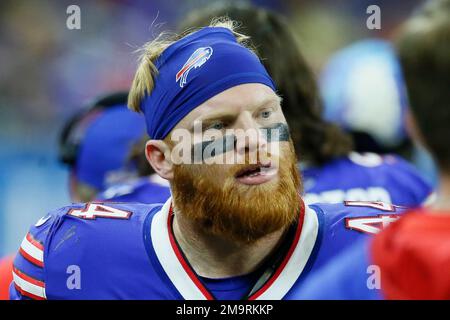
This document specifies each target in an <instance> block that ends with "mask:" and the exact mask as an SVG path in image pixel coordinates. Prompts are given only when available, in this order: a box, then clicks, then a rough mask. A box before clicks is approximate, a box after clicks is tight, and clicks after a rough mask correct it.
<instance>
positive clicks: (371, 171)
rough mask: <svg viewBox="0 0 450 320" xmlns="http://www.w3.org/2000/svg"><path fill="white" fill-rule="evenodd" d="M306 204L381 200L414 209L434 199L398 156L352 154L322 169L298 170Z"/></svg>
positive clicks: (425, 185) (426, 186)
mask: <svg viewBox="0 0 450 320" xmlns="http://www.w3.org/2000/svg"><path fill="white" fill-rule="evenodd" d="M301 172H302V175H303V181H304V188H305V196H304V199H305V202H307V203H323V202H327V203H338V202H342V201H346V200H355V201H382V202H386V203H394V204H397V205H402V206H409V207H417V206H421V205H423V204H425V203H427V202H430V201H432V199H433V195H434V194H433V190H432V187H431V185H429V184H428V183H427V182H426V181H425V180H424V179H423V178H422V177H421V176H420V174H419V173H418V172H417V170H415V169H414V167H413V166H412V165H411V164H409V163H408V162H406V161H405V160H403V159H401V158H400V157H398V156H394V155H387V156H379V155H377V154H374V153H366V154H359V153H355V152H352V153H351V154H350V155H349V156H348V157H343V158H339V159H336V160H334V161H331V162H329V163H327V164H325V165H324V166H322V167H313V168H302V169H301Z"/></svg>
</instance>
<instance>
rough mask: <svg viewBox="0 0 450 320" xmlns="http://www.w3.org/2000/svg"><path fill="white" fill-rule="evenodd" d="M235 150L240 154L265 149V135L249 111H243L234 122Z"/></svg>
mask: <svg viewBox="0 0 450 320" xmlns="http://www.w3.org/2000/svg"><path fill="white" fill-rule="evenodd" d="M236 125H237V126H236V127H237V130H236V132H237V134H236V138H237V139H236V152H237V153H238V154H240V155H243V154H245V153H255V152H258V151H261V150H266V149H267V140H266V136H265V135H264V134H262V131H261V128H260V126H259V124H258V123H257V122H256V121H255V119H254V118H253V117H252V115H251V113H249V112H244V113H243V114H241V116H240V117H239V118H238V121H237V122H236Z"/></svg>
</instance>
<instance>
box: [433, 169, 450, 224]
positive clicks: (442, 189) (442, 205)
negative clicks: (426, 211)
mask: <svg viewBox="0 0 450 320" xmlns="http://www.w3.org/2000/svg"><path fill="white" fill-rule="evenodd" d="M432 207H433V209H436V210H437V211H438V212H440V213H448V214H449V215H450V175H448V174H447V175H441V179H440V185H439V194H438V197H437V199H436V202H435V203H434V204H433V206H432Z"/></svg>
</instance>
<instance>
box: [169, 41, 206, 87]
mask: <svg viewBox="0 0 450 320" xmlns="http://www.w3.org/2000/svg"><path fill="white" fill-rule="evenodd" d="M212 53H213V49H212V48H211V47H202V48H198V49H197V50H195V52H194V53H193V54H192V55H191V56H190V57H189V59H188V60H187V61H186V63H185V64H184V65H183V68H181V70H180V71H178V73H177V76H176V81H177V82H178V81H180V79H181V81H180V87H181V88H183V87H184V85H185V84H186V82H187V76H188V74H189V71H191V70H192V69H196V68H200V67H201V66H202V65H204V64H205V62H206V61H208V59H209V58H211V56H212Z"/></svg>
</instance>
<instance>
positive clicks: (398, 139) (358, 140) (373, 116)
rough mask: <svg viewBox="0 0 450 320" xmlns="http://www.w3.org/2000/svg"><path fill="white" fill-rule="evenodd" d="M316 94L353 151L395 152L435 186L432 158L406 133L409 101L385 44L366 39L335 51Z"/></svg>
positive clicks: (395, 61)
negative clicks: (348, 139) (348, 140)
mask: <svg viewBox="0 0 450 320" xmlns="http://www.w3.org/2000/svg"><path fill="white" fill-rule="evenodd" d="M320 90H321V94H322V97H323V101H324V117H325V119H327V120H328V121H332V122H333V123H337V124H338V125H339V126H340V127H341V128H343V129H344V130H345V131H346V132H348V133H349V134H350V135H351V136H352V138H353V141H354V144H355V146H354V148H355V151H357V152H375V153H379V154H388V153H394V154H398V155H400V156H402V157H403V158H405V159H407V160H409V161H410V162H412V163H413V164H414V165H415V166H416V167H417V168H418V169H419V171H420V172H421V173H422V176H423V177H424V178H426V179H428V182H430V183H432V184H433V185H435V184H436V180H437V179H436V175H437V172H436V169H435V166H434V163H433V160H432V158H431V157H430V155H429V153H428V152H426V151H425V150H424V148H423V147H421V146H420V144H418V143H415V142H414V141H413V140H412V139H411V138H410V136H409V135H408V133H407V130H406V115H407V112H408V104H409V102H408V97H407V93H406V88H405V83H404V79H403V75H402V71H401V68H400V65H399V61H398V58H397V55H396V53H395V49H394V48H393V46H392V44H391V43H390V42H389V41H387V40H382V39H376V38H373V39H366V40H362V41H358V42H356V43H353V44H351V45H350V46H348V47H345V48H344V49H342V50H339V51H338V52H337V53H335V54H334V55H333V56H332V57H331V58H330V60H329V62H328V63H327V65H326V66H325V68H324V70H323V71H322V74H321V77H320Z"/></svg>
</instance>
